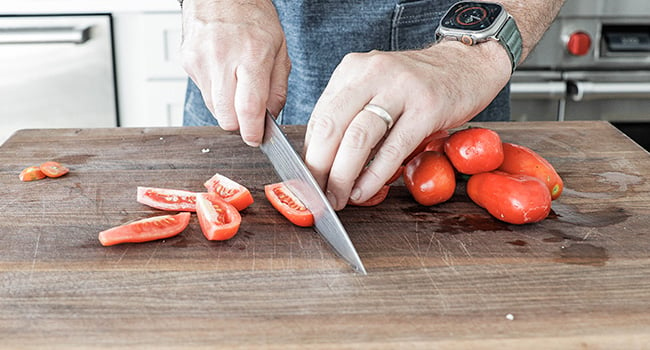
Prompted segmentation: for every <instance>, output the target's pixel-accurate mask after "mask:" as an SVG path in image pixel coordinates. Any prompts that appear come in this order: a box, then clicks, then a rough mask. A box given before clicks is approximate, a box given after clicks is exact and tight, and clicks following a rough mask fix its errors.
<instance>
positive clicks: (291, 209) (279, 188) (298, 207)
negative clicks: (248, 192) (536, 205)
mask: <svg viewBox="0 0 650 350" xmlns="http://www.w3.org/2000/svg"><path fill="white" fill-rule="evenodd" d="M264 193H265V194H266V199H268V200H269V202H271V205H272V206H273V207H274V208H275V209H276V210H277V211H279V212H280V214H282V215H284V217H285V218H287V219H288V220H289V221H291V222H292V223H293V224H294V225H297V226H302V227H311V226H314V215H312V213H311V212H310V211H309V209H307V207H305V205H304V204H302V202H301V201H300V200H299V199H298V197H296V196H295V195H294V194H293V193H292V192H291V190H289V188H288V187H287V186H286V185H285V184H284V183H282V182H278V183H274V184H270V185H266V186H264Z"/></svg>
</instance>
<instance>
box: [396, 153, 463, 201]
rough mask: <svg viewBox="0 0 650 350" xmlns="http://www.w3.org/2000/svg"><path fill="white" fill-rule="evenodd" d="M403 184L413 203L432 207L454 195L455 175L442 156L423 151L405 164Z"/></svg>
mask: <svg viewBox="0 0 650 350" xmlns="http://www.w3.org/2000/svg"><path fill="white" fill-rule="evenodd" d="M404 184H405V185H406V188H407V189H408V191H409V192H410V193H411V195H412V196H413V198H414V199H415V201H417V202H418V203H420V204H422V205H434V204H438V203H442V202H445V201H447V200H449V199H450V198H451V196H453V195H454V191H455V189H456V173H455V172H454V168H453V167H452V166H451V163H450V162H449V160H448V159H447V157H446V156H445V155H444V154H442V153H440V152H435V151H424V152H421V153H420V154H418V155H417V156H415V158H413V159H412V160H411V161H410V162H408V164H406V168H405V169H404Z"/></svg>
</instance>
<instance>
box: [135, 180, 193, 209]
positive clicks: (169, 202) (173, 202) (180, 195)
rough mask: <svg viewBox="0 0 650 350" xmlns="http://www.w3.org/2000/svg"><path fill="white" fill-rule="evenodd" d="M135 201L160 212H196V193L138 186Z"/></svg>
mask: <svg viewBox="0 0 650 350" xmlns="http://www.w3.org/2000/svg"><path fill="white" fill-rule="evenodd" d="M136 200H137V201H138V203H141V204H144V205H147V206H150V207H152V208H156V209H160V210H171V211H191V212H194V211H196V192H190V191H183V190H173V189H169V188H156V187H143V186H138V191H137V195H136Z"/></svg>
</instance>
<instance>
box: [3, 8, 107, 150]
mask: <svg viewBox="0 0 650 350" xmlns="http://www.w3.org/2000/svg"><path fill="white" fill-rule="evenodd" d="M117 124H118V116H117V100H116V93H115V74H114V63H113V45H112V36H111V17H110V15H106V14H104V15H70V16H3V17H0V144H1V143H2V142H4V140H5V139H6V138H7V137H9V136H10V135H11V134H12V133H13V132H14V131H15V130H17V129H23V128H57V127H73V128H77V127H79V128H81V127H110V126H117Z"/></svg>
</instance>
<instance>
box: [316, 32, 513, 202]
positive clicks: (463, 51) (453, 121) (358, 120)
mask: <svg viewBox="0 0 650 350" xmlns="http://www.w3.org/2000/svg"><path fill="white" fill-rule="evenodd" d="M510 70H511V64H510V60H509V58H508V56H507V53H506V51H505V50H503V48H502V47H501V46H500V45H499V44H498V43H496V42H489V43H485V44H482V45H478V46H472V47H469V46H465V45H463V44H461V43H459V42H442V43H440V44H437V45H434V46H432V47H430V48H428V49H425V50H419V51H403V52H379V51H372V52H369V53H354V54H349V55H347V56H346V57H345V58H344V59H343V60H342V62H341V63H340V65H339V66H338V67H337V68H336V70H335V71H334V73H333V75H332V78H331V80H330V82H329V84H328V86H327V88H326V89H325V91H324V93H323V94H322V96H321V98H320V99H319V101H318V102H317V103H316V107H315V108H314V111H313V113H312V116H311V119H310V121H309V125H308V128H307V134H306V136H305V149H304V153H305V162H306V164H307V166H308V168H309V169H310V171H311V172H312V174H313V175H314V177H315V178H316V180H317V181H318V182H319V184H320V185H321V187H323V188H324V190H325V192H326V194H327V196H328V198H329V200H330V202H331V203H332V206H333V207H334V208H335V209H337V210H340V209H342V208H343V207H345V205H346V204H347V202H348V199H351V200H352V201H354V202H363V201H365V200H367V199H369V198H370V197H371V196H373V195H374V194H375V193H376V192H377V191H378V190H379V189H380V188H381V186H382V185H384V184H385V183H386V181H387V180H388V179H389V178H390V177H391V175H393V174H394V173H395V171H396V170H397V168H398V167H399V166H400V165H401V164H402V161H403V160H404V159H405V158H406V157H407V156H408V155H409V154H410V153H411V151H413V150H414V149H415V147H417V145H418V144H419V143H420V142H421V140H423V139H424V138H425V137H426V136H428V135H429V134H431V133H433V132H436V131H438V130H442V129H450V128H453V127H457V126H459V125H461V124H463V123H464V122H466V121H468V120H469V119H471V118H472V117H473V116H475V115H476V114H478V113H479V112H480V111H481V110H483V109H484V108H485V107H486V106H487V105H488V104H489V103H490V102H491V101H492V99H494V97H495V96H496V95H497V94H498V93H499V91H500V90H501V89H502V88H503V87H504V86H505V85H506V83H507V82H508V79H509V78H510V73H511V72H510ZM367 104H373V105H377V106H380V107H382V108H383V109H385V110H386V111H387V112H388V113H389V114H390V115H391V116H392V118H393V119H394V121H395V124H394V127H393V128H392V129H390V130H388V128H387V123H386V121H384V120H383V119H382V118H380V117H378V116H377V115H375V113H373V112H372V111H368V110H364V106H366V105H367Z"/></svg>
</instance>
